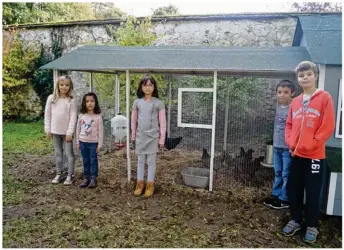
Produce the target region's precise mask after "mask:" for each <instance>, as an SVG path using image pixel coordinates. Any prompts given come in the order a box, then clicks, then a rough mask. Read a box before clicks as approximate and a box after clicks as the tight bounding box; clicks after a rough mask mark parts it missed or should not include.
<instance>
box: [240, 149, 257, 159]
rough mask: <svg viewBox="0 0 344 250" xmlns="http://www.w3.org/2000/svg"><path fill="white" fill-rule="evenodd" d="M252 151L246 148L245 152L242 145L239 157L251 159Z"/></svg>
mask: <svg viewBox="0 0 344 250" xmlns="http://www.w3.org/2000/svg"><path fill="white" fill-rule="evenodd" d="M253 152H254V150H253V149H249V150H247V152H245V150H244V148H243V147H240V157H245V158H247V159H252V153H253Z"/></svg>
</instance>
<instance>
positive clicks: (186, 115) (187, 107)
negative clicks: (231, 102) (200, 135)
mask: <svg viewBox="0 0 344 250" xmlns="http://www.w3.org/2000/svg"><path fill="white" fill-rule="evenodd" d="M213 92H214V90H213V89H212V88H179V89H178V127H183V128H206V129H212V114H213Z"/></svg>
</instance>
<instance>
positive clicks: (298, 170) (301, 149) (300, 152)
mask: <svg viewBox="0 0 344 250" xmlns="http://www.w3.org/2000/svg"><path fill="white" fill-rule="evenodd" d="M295 71H296V75H297V80H298V82H299V84H300V86H301V88H302V89H303V93H302V94H301V95H299V96H298V97H296V98H295V99H294V100H293V101H292V103H291V105H290V110H289V114H288V118H287V123H286V131H285V140H286V142H287V145H288V147H289V148H290V151H291V154H292V157H293V158H292V162H291V167H290V175H289V181H288V185H287V192H288V197H289V202H290V208H291V219H292V220H291V221H289V222H288V224H287V225H286V226H285V227H284V228H283V230H282V233H283V234H284V235H285V236H291V235H293V234H294V233H295V232H296V231H298V230H300V229H301V223H302V210H304V215H305V226H306V227H307V231H306V234H305V236H304V238H303V240H304V241H305V242H308V243H314V242H315V241H316V239H317V236H318V234H319V231H318V229H317V226H318V214H319V199H320V190H321V186H322V179H323V178H322V175H323V160H324V159H325V142H326V140H327V139H328V138H329V137H330V136H331V134H332V133H333V131H334V107H333V101H332V98H331V96H330V94H329V93H328V92H326V91H324V90H320V89H317V88H316V83H317V78H318V69H317V66H316V65H315V64H314V63H312V62H309V61H303V62H301V63H300V64H299V65H298V66H297V67H296V69H295ZM304 190H305V191H306V204H305V206H303V196H304ZM303 208H304V209H303Z"/></svg>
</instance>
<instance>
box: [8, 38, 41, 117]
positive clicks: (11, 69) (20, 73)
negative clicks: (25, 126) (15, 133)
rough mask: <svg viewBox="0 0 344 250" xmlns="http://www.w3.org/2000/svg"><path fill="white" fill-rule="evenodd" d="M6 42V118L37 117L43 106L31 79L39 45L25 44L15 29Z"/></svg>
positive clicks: (38, 52)
mask: <svg viewBox="0 0 344 250" xmlns="http://www.w3.org/2000/svg"><path fill="white" fill-rule="evenodd" d="M11 32H13V31H11ZM4 43H5V47H3V71H2V84H3V85H2V88H3V94H2V100H3V116H4V118H5V119H16V120H18V119H23V120H32V119H35V118H37V117H39V116H40V115H41V111H42V107H41V105H40V100H39V98H38V96H37V94H36V93H35V91H34V90H33V88H32V86H31V84H30V83H31V80H32V77H33V74H34V71H35V69H36V63H37V59H38V57H39V54H40V51H39V49H37V48H39V47H38V46H36V44H30V45H27V46H24V44H23V42H22V41H21V40H20V39H19V38H18V37H17V36H16V35H15V32H13V33H12V34H11V33H10V34H9V35H8V36H7V37H5V39H4Z"/></svg>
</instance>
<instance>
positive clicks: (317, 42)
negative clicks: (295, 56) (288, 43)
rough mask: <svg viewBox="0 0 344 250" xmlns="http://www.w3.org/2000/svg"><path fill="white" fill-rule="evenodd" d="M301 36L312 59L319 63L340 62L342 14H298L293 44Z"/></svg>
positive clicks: (299, 39)
mask: <svg viewBox="0 0 344 250" xmlns="http://www.w3.org/2000/svg"><path fill="white" fill-rule="evenodd" d="M302 37H303V38H304V40H305V46H306V47H307V50H308V51H309V54H310V55H311V58H312V61H313V62H315V63H320V64H334V65H341V64H342V15H341V14H337V15H323V14H318V15H300V16H299V18H298V23H297V25H296V30H295V36H294V41H293V46H300V44H301V40H302Z"/></svg>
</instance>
